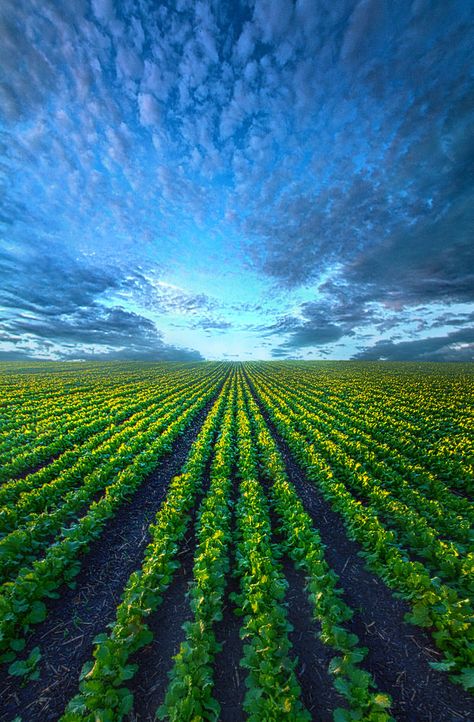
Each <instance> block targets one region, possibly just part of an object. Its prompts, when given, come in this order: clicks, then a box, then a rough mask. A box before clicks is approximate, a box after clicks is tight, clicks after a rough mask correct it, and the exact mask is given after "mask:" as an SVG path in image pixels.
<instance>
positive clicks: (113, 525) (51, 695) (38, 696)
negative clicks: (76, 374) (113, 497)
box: [0, 391, 218, 722]
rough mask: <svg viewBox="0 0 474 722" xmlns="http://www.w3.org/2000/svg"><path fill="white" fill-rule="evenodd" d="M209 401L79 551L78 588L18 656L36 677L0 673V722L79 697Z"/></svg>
mask: <svg viewBox="0 0 474 722" xmlns="http://www.w3.org/2000/svg"><path fill="white" fill-rule="evenodd" d="M217 393H218V391H216V395H217ZM212 403H213V401H209V402H208V404H207V405H206V407H205V408H204V409H203V410H201V411H200V412H199V413H198V414H197V416H196V417H195V418H194V420H193V421H192V422H191V424H190V425H189V427H188V428H187V429H186V430H185V432H184V433H183V434H182V435H181V436H180V437H179V438H178V439H177V440H176V441H175V443H174V444H173V447H172V449H171V451H170V453H169V454H168V455H167V456H166V457H165V458H164V459H163V460H162V461H161V463H160V465H159V466H158V467H157V469H156V470H155V471H154V472H153V473H152V474H151V475H150V476H149V477H148V478H147V479H146V480H145V481H144V482H143V483H142V484H141V486H140V487H139V488H138V490H137V491H136V492H135V494H134V496H133V497H132V498H131V499H130V500H129V502H128V503H127V504H125V505H124V506H122V507H121V508H120V509H119V510H118V512H117V514H116V515H115V516H114V517H113V518H112V519H110V520H109V521H108V523H107V524H106V526H105V527H104V529H103V532H102V534H101V536H100V538H99V539H98V540H96V541H94V542H93V543H92V544H91V545H90V548H89V550H88V551H87V552H86V553H85V554H83V556H82V568H81V572H80V573H79V575H78V576H77V577H76V586H75V588H74V589H70V588H69V587H68V586H66V585H64V586H62V587H61V588H59V589H58V590H57V591H58V593H59V597H58V599H50V600H45V601H46V604H47V607H48V615H47V617H46V619H45V621H44V622H42V623H41V624H38V625H36V626H35V628H34V630H33V631H32V633H31V634H30V636H29V638H28V639H27V645H26V649H25V652H24V653H22V658H24V657H27V656H28V654H29V652H30V651H31V649H33V648H34V647H36V646H39V647H40V649H41V654H42V657H41V661H40V664H39V670H40V679H39V680H37V681H32V682H30V683H28V684H27V685H26V686H22V680H21V678H18V677H12V676H9V675H8V674H7V667H6V666H3V667H2V668H0V698H1V699H2V708H1V711H0V720H2V721H5V722H6V721H9V720H12V719H13V718H14V717H15V716H16V715H21V716H22V718H23V720H24V721H25V722H26V720H27V722H50V721H52V720H57V719H58V718H59V717H60V716H61V714H62V713H63V711H64V708H65V706H66V704H67V702H68V701H69V700H70V698H71V697H72V696H73V695H74V694H76V693H77V691H78V682H79V674H80V671H81V668H82V666H83V665H84V663H85V662H86V661H88V660H89V659H90V658H91V655H92V649H93V639H94V637H96V635H97V634H99V633H100V632H103V631H104V630H105V628H106V625H107V624H109V623H110V622H112V621H113V619H114V617H115V609H116V607H117V604H118V603H119V601H120V597H121V594H122V591H123V588H124V586H125V584H126V582H127V580H128V578H129V576H130V574H131V573H132V572H133V571H134V570H136V569H137V568H138V567H139V566H140V564H141V561H142V557H143V552H144V549H145V547H146V546H147V544H148V543H149V541H150V538H149V535H148V527H149V525H150V524H151V522H152V521H153V520H154V517H155V515H156V512H157V511H158V509H159V507H160V505H161V503H162V501H163V499H164V498H165V496H166V493H167V490H168V486H169V483H170V481H171V479H172V478H173V476H175V475H176V474H177V473H179V471H180V469H181V466H182V465H183V463H184V461H185V460H186V457H187V455H188V453H189V450H190V448H191V446H192V444H193V442H194V441H195V439H196V437H197V435H198V433H199V430H200V427H201V425H202V423H203V421H204V419H205V417H206V414H207V413H208V411H209V409H210V408H211V406H212Z"/></svg>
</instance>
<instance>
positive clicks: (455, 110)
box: [0, 0, 474, 360]
mask: <svg viewBox="0 0 474 722" xmlns="http://www.w3.org/2000/svg"><path fill="white" fill-rule="evenodd" d="M473 30H474V28H473V20H472V13H471V9H470V7H469V3H465V2H463V0H446V2H443V3H432V2H430V1H429V0H413V1H412V0H410V1H409V0H402V2H399V3H392V2H390V1H389V0H331V1H330V0H321V2H319V3H314V2H312V0H297V1H296V2H292V0H273V1H272V2H270V0H256V1H255V2H251V1H250V0H249V1H248V2H244V1H242V2H240V3H233V2H223V3H222V2H217V1H215V2H212V1H211V0H200V1H198V2H186V1H185V0H178V2H175V3H161V4H156V3H153V2H151V1H150V0H140V1H139V2H132V1H131V0H125V1H123V2H118V1H114V0H92V2H88V1H86V0H61V2H60V1H59V0H57V1H53V0H49V1H47V2H39V0H28V1H27V2H23V3H18V2H15V1H14V0H5V1H4V3H2V7H1V8H0V32H1V35H2V44H1V47H0V68H1V71H0V72H1V78H0V120H1V124H2V125H1V136H0V153H1V156H2V172H3V186H4V197H3V202H2V206H1V210H0V222H1V223H2V226H3V229H2V241H1V246H0V264H1V273H2V278H3V283H2V285H1V287H0V310H1V313H2V321H1V325H0V333H1V339H0V348H1V349H3V351H2V354H3V355H4V356H5V357H12V358H13V357H16V358H23V357H38V358H48V357H50V358H92V357H95V358H145V359H150V358H172V359H183V360H185V359H189V360H193V359H199V358H202V357H216V356H219V357H223V356H225V354H226V353H228V354H229V355H235V354H237V355H239V356H240V357H242V358H250V357H254V358H257V357H267V358H270V357H274V358H290V357H301V358H305V357H307V358H315V357H325V358H337V357H338V358H349V357H354V358H367V359H369V358H370V359H372V358H388V359H422V360H456V359H459V360H473V358H474V345H473V341H474V339H473V338H472V333H471V332H470V329H471V328H472V303H473V294H474V260H473V244H472V239H471V236H472V228H473V221H474V218H473V208H474V203H473V200H474V199H473V179H474V142H473V138H472V133H470V132H469V128H470V127H472V121H473V116H474V112H473V108H474V84H473V79H472V67H473V60H474V58H473V54H474V53H473V42H472V37H473V35H472V32H473Z"/></svg>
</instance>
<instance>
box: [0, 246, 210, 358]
mask: <svg viewBox="0 0 474 722" xmlns="http://www.w3.org/2000/svg"><path fill="white" fill-rule="evenodd" d="M0 270H1V272H2V276H3V280H4V283H3V284H2V289H1V291H0V305H1V306H2V307H3V309H4V320H3V322H2V323H1V324H0V332H1V334H2V341H1V344H0V345H2V346H3V348H4V349H6V350H5V354H6V357H8V356H9V355H10V354H11V356H12V358H20V357H25V358H60V359H86V358H94V359H110V360H112V359H119V358H123V359H149V360H164V359H166V360H198V359H200V358H202V356H201V355H200V354H199V353H197V352H195V351H190V350H188V349H182V348H176V347H175V346H173V345H169V344H167V343H165V342H164V340H163V335H162V333H161V332H160V331H159V330H158V329H157V327H156V325H155V323H154V322H153V321H151V320H150V319H149V318H146V317H144V316H142V315H140V314H138V313H135V312H132V311H130V310H128V309H126V308H124V307H122V306H119V305H114V306H112V307H110V306H107V305H104V300H105V299H106V298H107V296H110V294H112V293H120V292H125V291H126V289H131V290H132V291H133V289H134V288H136V287H137V286H138V285H140V286H141V287H143V282H144V279H143V277H142V276H141V274H140V273H138V272H136V273H130V272H128V273H127V274H124V272H123V271H122V270H121V269H120V267H118V266H115V267H109V268H107V269H103V268H98V267H96V266H94V265H93V264H91V263H90V261H89V262H88V261H87V260H85V259H80V258H72V257H70V256H67V255H65V254H64V252H62V253H61V255H60V256H56V255H55V253H54V249H46V248H44V247H41V248H37V249H36V250H33V249H31V248H30V247H28V246H20V245H17V246H16V247H15V249H10V252H9V253H8V254H4V255H3V257H1V258H0Z"/></svg>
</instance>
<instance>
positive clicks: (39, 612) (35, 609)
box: [27, 601, 46, 624]
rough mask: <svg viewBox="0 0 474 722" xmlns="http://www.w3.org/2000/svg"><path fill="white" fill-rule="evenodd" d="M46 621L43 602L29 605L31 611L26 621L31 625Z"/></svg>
mask: <svg viewBox="0 0 474 722" xmlns="http://www.w3.org/2000/svg"><path fill="white" fill-rule="evenodd" d="M44 619H46V604H44V602H39V601H36V602H33V604H32V605H31V611H30V613H29V615H28V617H27V621H28V622H31V623H32V624H38V623H39V622H42V621H43V620H44Z"/></svg>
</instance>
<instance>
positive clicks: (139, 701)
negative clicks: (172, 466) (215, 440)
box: [127, 463, 210, 722]
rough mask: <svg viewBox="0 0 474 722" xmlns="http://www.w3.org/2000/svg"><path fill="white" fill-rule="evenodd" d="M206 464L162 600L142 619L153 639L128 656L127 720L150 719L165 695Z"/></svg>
mask: <svg viewBox="0 0 474 722" xmlns="http://www.w3.org/2000/svg"><path fill="white" fill-rule="evenodd" d="M209 467H210V463H209V464H208V465H207V469H206V472H205V474H204V478H203V481H204V483H203V491H202V492H201V493H200V494H199V497H198V499H197V500H196V503H195V505H194V507H193V510H192V513H191V515H190V520H189V522H188V528H187V530H186V536H185V538H184V540H183V543H182V545H181V548H180V550H179V552H178V560H179V562H180V567H179V568H178V569H177V570H176V572H175V574H174V576H173V581H172V582H171V584H170V586H169V588H168V589H167V590H166V592H165V595H164V599H163V601H162V603H161V604H160V606H159V607H158V609H157V610H156V611H155V612H154V613H153V614H151V615H150V616H149V617H148V618H147V620H146V623H147V625H148V627H149V628H150V629H151V631H152V632H153V639H152V641H151V642H150V644H148V645H147V646H146V647H143V648H142V649H140V650H138V652H136V653H135V654H134V655H132V656H131V657H130V663H131V664H137V665H138V670H137V673H136V674H135V676H134V677H133V678H132V679H131V680H130V682H129V683H128V684H127V686H128V688H129V689H130V691H131V692H133V696H134V704H133V711H132V713H131V714H130V715H129V717H127V719H128V720H130V722H152V721H153V720H154V719H155V714H156V710H157V709H158V707H159V706H160V705H161V704H162V703H163V701H164V698H165V694H166V690H167V687H168V683H169V676H168V673H169V672H170V671H171V669H172V667H173V657H174V656H175V655H176V654H177V653H178V652H179V648H180V645H181V642H183V641H184V639H185V632H184V630H183V624H184V623H185V622H188V621H191V619H192V617H193V613H192V611H191V607H190V605H189V599H188V596H187V592H188V589H189V585H190V584H191V583H192V580H193V565H194V555H195V552H196V544H197V539H196V516H197V510H198V508H199V506H200V504H201V502H202V499H203V498H204V496H205V494H206V493H207V491H208V489H209Z"/></svg>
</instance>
